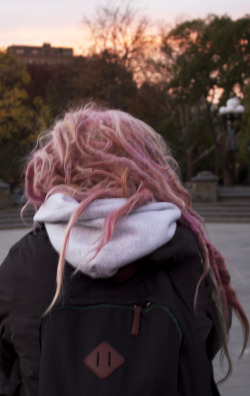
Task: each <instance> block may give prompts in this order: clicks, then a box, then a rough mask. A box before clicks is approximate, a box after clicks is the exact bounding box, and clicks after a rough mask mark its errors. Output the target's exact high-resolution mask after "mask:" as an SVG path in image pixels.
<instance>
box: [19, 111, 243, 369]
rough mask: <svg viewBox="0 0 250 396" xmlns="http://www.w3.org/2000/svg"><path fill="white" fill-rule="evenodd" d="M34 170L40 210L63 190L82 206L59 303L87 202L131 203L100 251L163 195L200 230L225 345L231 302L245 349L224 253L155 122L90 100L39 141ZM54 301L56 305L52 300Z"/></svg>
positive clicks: (31, 180) (31, 189)
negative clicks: (125, 219)
mask: <svg viewBox="0 0 250 396" xmlns="http://www.w3.org/2000/svg"><path fill="white" fill-rule="evenodd" d="M38 145H40V147H38V149H36V150H35V151H34V152H33V153H32V155H31V158H30V160H29V163H28V166H27V170H26V196H27V198H28V203H32V204H33V205H34V207H35V208H36V209H38V208H39V207H40V206H41V204H42V203H43V202H44V201H45V200H46V198H47V197H48V196H49V195H51V194H54V193H56V192H63V193H65V194H68V195H71V196H73V197H74V198H75V199H76V200H77V201H78V202H79V203H80V205H79V208H78V209H77V210H76V212H75V213H73V215H72V217H71V219H70V221H69V223H68V225H67V229H66V232H65V239H64V244H63V248H62V251H61V254H60V258H59V263H58V270H57V290H56V294H55V296H54V299H53V301H52V304H51V306H52V305H53V304H54V303H55V301H56V299H57V297H58V295H59V293H60V290H61V285H62V280H63V270H64V258H65V252H66V248H67V242H68V238H69V234H70V230H71V228H72V227H73V225H74V224H75V223H76V221H77V219H78V218H79V216H80V215H81V213H82V212H83V211H84V210H85V209H86V207H87V206H88V205H89V204H90V203H91V202H92V201H93V200H95V199H97V198H108V197H112V198H115V197H125V198H127V202H126V204H125V205H124V206H123V207H122V208H121V209H120V210H119V211H117V212H114V213H113V214H112V215H110V216H109V217H108V218H107V219H106V221H105V225H104V229H103V237H102V239H101V241H100V244H99V246H98V250H97V251H99V250H100V249H101V248H102V247H103V246H104V245H105V244H106V243H108V241H109V240H110V238H111V237H112V234H113V230H114V227H115V224H116V222H117V220H118V219H119V218H121V217H122V216H126V215H127V214H128V213H129V212H131V211H132V210H133V209H134V208H136V207H140V206H142V205H143V204H145V203H147V202H149V201H151V200H153V199H155V200H157V201H168V202H172V203H173V204H175V205H177V206H178V207H179V208H180V210H181V213H182V216H181V220H180V221H181V223H182V224H184V225H185V226H186V227H188V228H189V229H190V230H192V232H193V233H194V234H195V236H196V239H197V242H198V245H199V248H200V252H201V254H202V257H203V260H204V263H205V265H204V273H203V276H202V278H201V279H200V281H199V284H198V285H197V292H196V298H197V293H198V288H199V285H200V283H201V282H202V279H203V278H204V277H205V276H206V275H207V274H210V275H211V276H212V278H213V279H214V283H215V289H216V290H217V297H218V298H217V306H218V312H219V316H220V322H221V328H222V340H223V346H224V350H225V352H226V355H227V357H228V360H229V372H230V371H231V363H230V358H229V355H228V350H227V346H226V343H227V341H226V340H227V331H228V327H229V324H228V314H227V312H228V305H229V306H231V307H232V308H233V309H234V310H235V311H236V313H237V315H238V316H239V318H240V320H241V322H242V326H243V330H244V342H243V349H242V351H243V350H244V348H245V346H246V343H247V338H248V333H249V324H248V320H247V317H246V315H245V313H244V310H243V309H242V307H241V305H240V302H239V300H238V298H237V296H236V293H235V291H234V289H233V288H232V286H231V283H230V275H229V273H228V270H227V268H226V266H225V261H224V258H223V257H222V255H221V254H220V252H219V251H218V250H217V249H216V248H215V246H214V245H213V244H212V243H211V242H210V240H209V239H208V238H207V236H206V234H205V232H204V228H203V225H202V219H201V218H200V217H199V215H198V214H197V213H195V212H194V211H193V210H192V208H191V199H190V196H189V193H188V192H187V191H186V190H185V188H184V187H183V186H182V184H181V181H180V178H179V175H178V165H177V163H176V161H175V160H174V159H173V157H172V156H171V153H170V150H169V148H168V147H167V145H166V143H165V142H164V140H163V139H162V137H161V136H160V135H159V134H157V133H156V132H155V131H154V130H153V129H152V128H151V127H150V126H149V125H147V124H145V123H144V122H143V121H141V120H138V119H136V118H134V117H132V116H131V115H129V114H127V113H124V112H122V111H119V110H107V109H98V108H96V106H95V105H93V104H89V105H87V106H86V107H85V108H83V109H80V110H78V111H72V112H69V113H67V114H66V115H65V117H64V119H62V120H60V121H58V122H56V123H55V125H54V128H53V130H52V131H50V132H48V133H46V134H45V135H44V137H43V138H42V139H41V140H40V141H39V143H38ZM51 306H50V307H51Z"/></svg>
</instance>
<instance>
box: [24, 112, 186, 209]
mask: <svg viewBox="0 0 250 396" xmlns="http://www.w3.org/2000/svg"><path fill="white" fill-rule="evenodd" d="M43 140H44V141H45V145H43V146H42V147H41V148H40V149H39V150H37V151H35V152H34V153H33V157H32V159H31V161H30V163H29V166H28V169H27V173H26V194H27V197H28V198H29V200H30V202H32V203H33V204H34V205H35V206H37V207H39V205H41V204H42V203H43V202H44V200H45V199H46V197H47V195H48V194H51V193H54V192H55V191H58V190H60V191H63V192H65V193H66V194H70V195H73V196H74V197H75V198H76V199H77V200H78V201H79V202H81V201H83V200H84V199H86V198H87V197H88V198H90V199H91V197H93V199H96V198H106V197H113V198H114V197H125V198H129V199H131V198H132V197H134V201H137V205H139V206H140V204H141V203H142V202H144V203H145V202H147V201H150V200H152V199H153V198H154V199H156V200H157V201H170V202H173V203H175V204H177V205H178V206H179V207H181V208H182V209H184V208H185V207H186V206H187V205H189V204H190V198H189V194H188V193H187V192H186V190H185V189H184V188H183V187H182V185H181V183H180V180H179V177H178V175H177V173H176V170H177V168H178V167H177V164H176V162H175V161H174V159H173V158H172V156H171V155H170V151H169V149H168V147H167V146H166V144H165V142H164V141H163V139H162V138H161V136H160V135H159V134H157V133H156V132H155V131H154V130H153V129H152V128H151V127H150V126H148V125H147V124H145V123H144V122H142V121H140V120H138V119H136V118H134V117H132V116H131V115H129V114H127V113H124V112H122V111H119V110H100V109H97V108H96V107H94V106H93V105H92V106H90V105H89V106H87V107H85V108H84V109H81V110H78V111H75V112H69V113H67V114H66V115H65V117H64V119H63V120H61V121H58V122H57V123H56V124H55V126H54V128H53V130H52V131H51V132H48V133H47V135H45V137H44V139H43ZM134 203H135V202H134Z"/></svg>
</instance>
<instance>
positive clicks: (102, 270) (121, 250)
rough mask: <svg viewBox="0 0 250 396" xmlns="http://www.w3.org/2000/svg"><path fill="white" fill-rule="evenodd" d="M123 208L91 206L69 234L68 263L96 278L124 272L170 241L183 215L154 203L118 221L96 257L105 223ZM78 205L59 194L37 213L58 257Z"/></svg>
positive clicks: (112, 202) (109, 203) (118, 203)
mask: <svg viewBox="0 0 250 396" xmlns="http://www.w3.org/2000/svg"><path fill="white" fill-rule="evenodd" d="M125 203H126V199H125V198H108V199H97V200H95V201H93V202H92V203H91V204H90V205H89V206H88V207H87V209H86V210H85V211H84V212H83V213H82V215H81V216H80V218H79V220H78V221H77V223H76V225H74V227H73V228H72V230H71V232H70V236H69V243H68V247H67V251H66V255H65V258H66V260H67V261H68V263H70V264H71V265H72V266H73V267H75V268H76V269H79V270H80V271H81V272H83V273H84V274H86V275H88V276H90V277H92V278H108V277H111V276H113V275H114V274H115V273H116V272H117V271H118V270H119V269H120V268H121V267H123V266H125V265H126V264H128V263H131V262H133V261H135V260H137V259H139V258H141V257H144V256H146V255H148V254H149V253H152V252H153V251H154V250H156V249H157V248H159V247H160V246H162V245H164V244H165V243H166V242H168V241H169V240H170V239H172V237H173V236H174V233H175V230H176V221H177V220H178V219H179V218H180V216H181V212H180V210H179V209H178V207H177V206H175V205H173V204H172V203H168V202H156V201H154V202H151V203H148V204H146V205H144V206H141V207H140V208H138V209H135V210H133V211H132V212H131V213H130V214H129V215H128V216H126V217H124V218H122V219H121V220H119V221H118V223H117V224H116V225H115V228H114V233H113V235H112V237H111V239H110V240H109V242H108V243H107V244H106V245H104V247H103V248H102V249H101V250H100V251H99V253H98V254H97V255H96V256H95V257H93V256H94V254H95V249H96V247H97V246H98V244H99V242H100V237H101V235H102V229H103V225H104V221H105V219H106V218H107V216H108V215H110V214H111V213H113V212H114V211H116V210H118V209H120V208H121V207H122V206H123V205H124V204H125ZM78 206H79V203H78V201H76V200H75V199H74V198H72V197H70V196H68V195H64V194H62V193H57V194H54V195H51V196H50V197H49V198H48V199H47V200H46V201H45V202H44V204H43V205H42V206H41V207H40V209H39V210H38V212H37V213H36V214H35V217H34V221H35V222H40V223H45V227H46V230H47V233H48V236H49V238H50V241H51V243H52V245H53V247H54V248H55V250H56V251H57V252H58V253H60V251H61V249H62V245H63V240H64V234H65V230H66V227H67V223H68V221H69V219H70V217H71V215H72V214H73V212H74V211H75V210H76V209H77V208H78Z"/></svg>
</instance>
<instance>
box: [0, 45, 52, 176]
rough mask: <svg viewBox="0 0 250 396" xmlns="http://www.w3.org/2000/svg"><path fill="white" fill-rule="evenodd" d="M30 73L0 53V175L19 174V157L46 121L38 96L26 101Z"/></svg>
mask: <svg viewBox="0 0 250 396" xmlns="http://www.w3.org/2000/svg"><path fill="white" fill-rule="evenodd" d="M29 82H30V75H29V74H28V73H27V71H26V70H25V68H24V66H22V65H21V64H20V63H19V61H18V60H17V59H16V58H15V57H13V56H10V55H8V54H6V53H0V160H1V167H0V178H3V179H6V180H8V179H9V178H10V177H12V176H13V175H15V176H16V175H17V174H18V173H19V167H20V163H19V162H20V159H21V158H22V157H23V156H24V155H25V154H27V152H28V151H29V150H30V149H31V147H32V146H33V145H34V141H35V140H36V138H37V135H38V133H39V131H40V130H41V129H44V128H45V127H47V125H48V122H49V116H48V106H46V105H45V104H44V103H43V101H42V99H41V98H40V97H36V98H34V99H33V101H32V105H30V104H29V103H28V93H27V90H26V87H27V84H28V83H29Z"/></svg>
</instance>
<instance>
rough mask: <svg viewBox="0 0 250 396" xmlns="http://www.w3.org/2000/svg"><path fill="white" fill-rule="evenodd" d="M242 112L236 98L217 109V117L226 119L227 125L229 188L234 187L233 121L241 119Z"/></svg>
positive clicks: (234, 145)
mask: <svg viewBox="0 0 250 396" xmlns="http://www.w3.org/2000/svg"><path fill="white" fill-rule="evenodd" d="M244 110H245V108H244V106H242V105H241V104H240V99H239V98H237V97H234V98H231V99H228V100H227V103H226V106H222V107H220V108H219V115H221V116H223V117H224V118H225V119H226V125H227V137H226V149H227V150H228V151H229V154H230V156H229V157H230V162H229V170H230V184H231V186H233V185H234V152H235V151H236V150H237V148H238V146H237V137H236V133H235V127H234V121H235V120H236V119H237V118H240V117H241V115H242V113H243V112H244Z"/></svg>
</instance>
